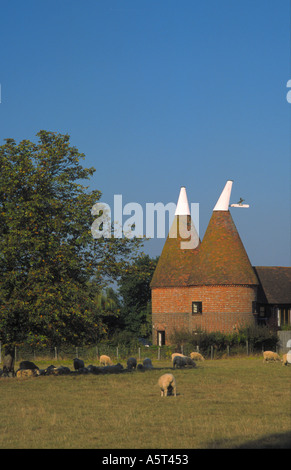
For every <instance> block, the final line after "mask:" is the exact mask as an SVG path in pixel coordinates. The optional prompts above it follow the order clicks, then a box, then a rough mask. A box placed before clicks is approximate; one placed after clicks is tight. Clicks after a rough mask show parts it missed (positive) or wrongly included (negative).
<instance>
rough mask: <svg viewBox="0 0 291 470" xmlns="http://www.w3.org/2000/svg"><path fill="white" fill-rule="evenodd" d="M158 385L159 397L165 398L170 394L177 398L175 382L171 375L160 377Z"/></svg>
mask: <svg viewBox="0 0 291 470" xmlns="http://www.w3.org/2000/svg"><path fill="white" fill-rule="evenodd" d="M158 385H159V387H160V389H161V397H166V396H167V395H171V394H172V393H173V395H174V396H177V387H176V380H175V377H174V376H173V375H172V374H164V375H161V377H160V378H159V381H158Z"/></svg>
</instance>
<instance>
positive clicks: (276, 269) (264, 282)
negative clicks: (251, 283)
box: [254, 266, 291, 305]
mask: <svg viewBox="0 0 291 470" xmlns="http://www.w3.org/2000/svg"><path fill="white" fill-rule="evenodd" d="M254 271H255V272H256V275H257V277H258V279H259V281H260V286H259V301H261V302H262V303H269V304H275V305H279V304H281V305H282V304H285V305H286V304H291V267H284V266H255V267H254Z"/></svg>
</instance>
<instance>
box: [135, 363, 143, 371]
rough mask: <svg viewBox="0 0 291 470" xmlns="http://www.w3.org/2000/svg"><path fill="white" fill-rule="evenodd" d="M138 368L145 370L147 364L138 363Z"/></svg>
mask: <svg viewBox="0 0 291 470" xmlns="http://www.w3.org/2000/svg"><path fill="white" fill-rule="evenodd" d="M136 369H137V370H142V371H144V370H145V366H144V365H143V364H138V365H137V367H136Z"/></svg>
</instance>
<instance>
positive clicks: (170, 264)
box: [151, 187, 200, 288]
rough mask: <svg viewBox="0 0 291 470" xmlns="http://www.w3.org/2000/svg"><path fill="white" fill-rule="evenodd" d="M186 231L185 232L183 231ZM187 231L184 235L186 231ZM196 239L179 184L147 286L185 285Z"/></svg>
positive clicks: (184, 194) (195, 249)
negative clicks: (171, 216)
mask: <svg viewBox="0 0 291 470" xmlns="http://www.w3.org/2000/svg"><path fill="white" fill-rule="evenodd" d="M186 231H187V232H186ZM187 233H190V234H191V236H190V235H189V236H188V237H187V238H186V234H187ZM199 243H200V240H199V237H198V234H197V232H196V229H195V227H194V224H193V222H192V219H191V215H190V211H189V206H188V200H187V195H186V190H185V188H184V187H182V188H181V191H180V196H179V200H178V204H177V209H176V213H175V217H174V221H173V224H172V227H171V229H170V232H169V235H168V237H167V239H166V242H165V244H164V247H163V251H162V253H161V256H160V258H159V261H158V264H157V267H156V269H155V272H154V275H153V278H152V281H151V287H152V288H154V287H180V286H187V282H188V278H189V275H190V273H191V272H192V270H193V269H194V266H195V259H196V253H197V246H199Z"/></svg>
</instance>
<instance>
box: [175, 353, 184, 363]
mask: <svg viewBox="0 0 291 470" xmlns="http://www.w3.org/2000/svg"><path fill="white" fill-rule="evenodd" d="M176 356H179V357H185V356H184V354H180V353H173V354H172V362H173V360H174V358H175V357H176Z"/></svg>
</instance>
